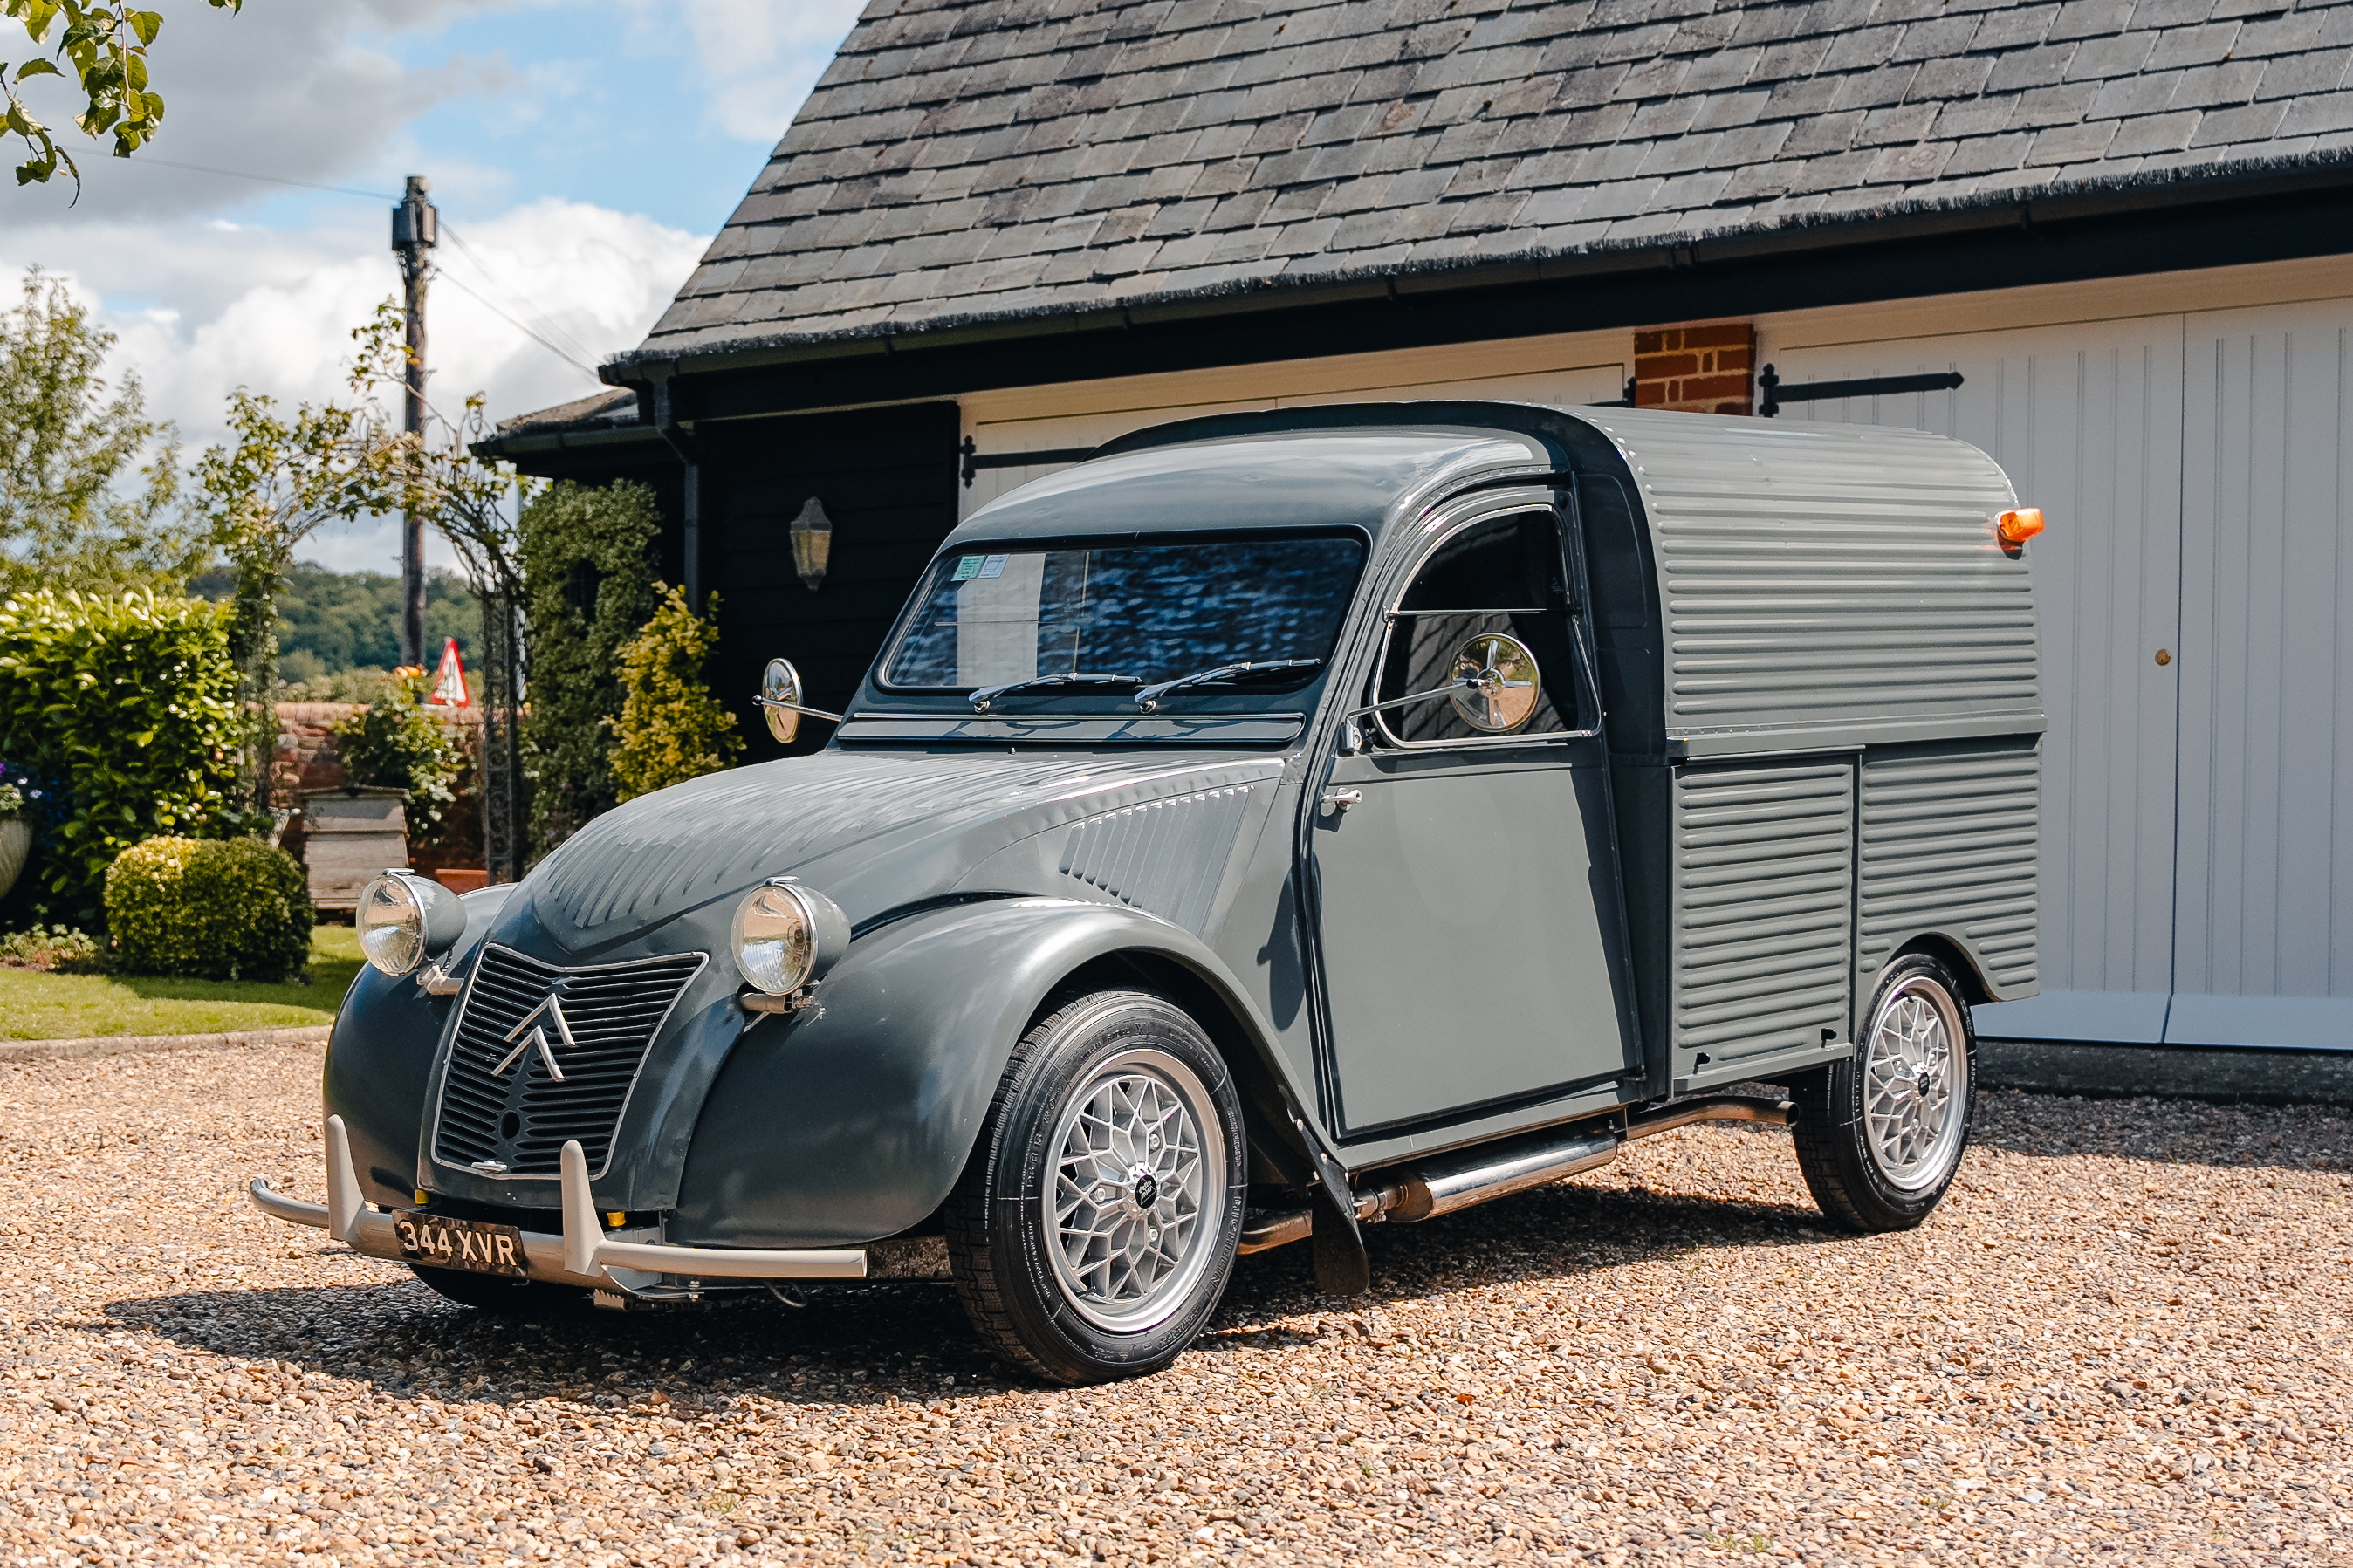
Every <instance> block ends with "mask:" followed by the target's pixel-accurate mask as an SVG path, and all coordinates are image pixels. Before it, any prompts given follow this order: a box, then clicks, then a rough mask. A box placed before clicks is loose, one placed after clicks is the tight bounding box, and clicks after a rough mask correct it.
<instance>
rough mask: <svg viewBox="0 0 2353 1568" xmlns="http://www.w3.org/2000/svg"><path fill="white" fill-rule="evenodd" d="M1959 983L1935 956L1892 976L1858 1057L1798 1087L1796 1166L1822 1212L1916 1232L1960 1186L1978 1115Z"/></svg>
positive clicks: (1901, 966)
mask: <svg viewBox="0 0 2353 1568" xmlns="http://www.w3.org/2000/svg"><path fill="white" fill-rule="evenodd" d="M1962 995H1963V993H1962V991H1961V988H1960V985H1959V983H1958V982H1957V981H1956V980H1955V979H1954V977H1953V972H1952V971H1951V970H1950V969H1949V968H1947V966H1946V965H1945V964H1944V963H1942V962H1941V961H1939V960H1937V959H1935V958H1931V957H1929V956H1928V955H1927V954H1926V953H1907V954H1905V956H1904V957H1902V958H1899V959H1897V960H1896V961H1895V962H1894V963H1891V964H1889V965H1888V966H1887V972H1886V973H1885V975H1884V976H1883V978H1882V979H1881V980H1880V983H1879V990H1878V993H1877V994H1875V995H1873V997H1872V1000H1871V1010H1870V1012H1869V1013H1867V1014H1866V1015H1864V1017H1865V1022H1864V1025H1863V1028H1862V1038H1861V1039H1860V1040H1859V1041H1857V1042H1856V1045H1855V1054H1854V1056H1853V1057H1852V1058H1851V1059H1849V1060H1847V1061H1843V1062H1840V1063H1838V1064H1837V1065H1836V1066H1834V1067H1831V1068H1828V1069H1826V1070H1824V1071H1822V1072H1820V1073H1818V1074H1816V1075H1814V1076H1813V1078H1812V1079H1810V1081H1808V1082H1806V1083H1803V1084H1799V1085H1797V1086H1795V1087H1796V1089H1797V1101H1798V1109H1797V1114H1796V1116H1795V1118H1794V1119H1793V1121H1792V1124H1791V1131H1793V1132H1794V1133H1795V1134H1796V1141H1797V1145H1798V1165H1799V1169H1800V1170H1802V1171H1803V1172H1804V1173H1805V1175H1806V1185H1807V1186H1808V1187H1810V1189H1812V1191H1813V1194H1814V1201H1815V1202H1816V1203H1818V1204H1820V1205H1821V1208H1822V1212H1823V1213H1824V1214H1826V1215H1830V1217H1831V1218H1832V1219H1834V1220H1836V1221H1838V1222H1839V1223H1841V1225H1845V1226H1852V1228H1854V1229H1856V1230H1907V1229H1909V1228H1911V1227H1912V1226H1915V1225H1918V1224H1919V1223H1920V1222H1921V1221H1922V1220H1924V1219H1926V1218H1927V1217H1928V1215H1929V1213H1930V1211H1931V1210H1933V1209H1935V1208H1936V1205H1937V1203H1938V1201H1939V1200H1941V1199H1942V1198H1943V1197H1944V1195H1945V1189H1946V1188H1947V1187H1949V1186H1951V1185H1952V1184H1953V1175H1954V1173H1956V1172H1957V1171H1958V1170H1959V1169H1960V1164H1961V1154H1962V1152H1963V1151H1964V1150H1966V1149H1967V1148H1968V1142H1969V1118H1970V1115H1971V1113H1972V1112H1973V1111H1974V1110H1975V1109H1976V1103H1977V1053H1978V1037H1977V1031H1976V1029H1975V1028H1974V1027H1972V1026H1971V1025H1970V1022H1969V1009H1968V1003H1966V1002H1965V1001H1963V1000H1962Z"/></svg>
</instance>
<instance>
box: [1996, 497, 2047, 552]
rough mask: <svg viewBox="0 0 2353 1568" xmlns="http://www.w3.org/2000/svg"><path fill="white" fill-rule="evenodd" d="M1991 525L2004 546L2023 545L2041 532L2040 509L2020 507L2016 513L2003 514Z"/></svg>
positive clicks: (2037, 507)
mask: <svg viewBox="0 0 2353 1568" xmlns="http://www.w3.org/2000/svg"><path fill="white" fill-rule="evenodd" d="M1993 525H1994V531H1995V532H1997V533H1999V534H2000V535H2001V542H2003V543H2004V544H2023V543H2025V542H2027V541H2028V540H2030V539H2031V538H2033V537H2034V536H2035V535H2036V534H2038V533H2040V532H2042V508H2041V507H2039V506H2022V507H2020V508H2019V509H2018V510H2016V511H2006V512H2003V513H2002V514H2001V515H2000V517H1998V518H1995V519H1994V520H1993Z"/></svg>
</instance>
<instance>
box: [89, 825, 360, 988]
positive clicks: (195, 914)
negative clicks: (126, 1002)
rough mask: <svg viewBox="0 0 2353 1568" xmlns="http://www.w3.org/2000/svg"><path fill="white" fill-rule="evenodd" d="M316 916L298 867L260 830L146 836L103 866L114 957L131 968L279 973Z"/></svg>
mask: <svg viewBox="0 0 2353 1568" xmlns="http://www.w3.org/2000/svg"><path fill="white" fill-rule="evenodd" d="M316 919H317V917H316V914H315V913H314V911H313V910H311V894H310V891H309V889H308V888H307V886H306V885H305V883H304V880H303V877H302V868H301V866H299V865H297V864H296V863H295V860H294V857H292V856H291V855H289V854H287V853H286V852H285V851H284V850H283V849H273V848H271V847H269V845H267V844H264V843H263V842H262V841H261V840H260V839H259V838H212V839H197V838H150V839H149V840H147V841H146V842H145V843H144V844H138V845H134V846H132V847H131V848H129V849H126V850H124V851H123V852H122V853H121V855H120V856H118V857H117V858H116V859H115V862H114V864H113V865H112V866H111V867H110V868H108V869H107V873H106V923H107V928H108V930H109V931H111V932H112V934H113V937H114V953H115V960H116V962H117V963H119V964H120V965H121V967H122V968H123V969H126V970H128V971H130V972H131V973H134V974H176V975H189V976H194V977H195V978H197V979H200V980H284V979H286V978H288V977H289V976H290V975H294V974H299V973H301V971H302V966H303V964H304V963H307V962H308V961H309V959H310V955H311V925H312V924H313V923H314V922H315V921H316Z"/></svg>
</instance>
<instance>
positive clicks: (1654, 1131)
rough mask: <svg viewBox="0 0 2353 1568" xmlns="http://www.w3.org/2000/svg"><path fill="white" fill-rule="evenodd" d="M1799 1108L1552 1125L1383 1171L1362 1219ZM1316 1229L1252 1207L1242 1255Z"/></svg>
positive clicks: (1685, 1105) (1548, 1179)
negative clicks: (1718, 1124)
mask: <svg viewBox="0 0 2353 1568" xmlns="http://www.w3.org/2000/svg"><path fill="white" fill-rule="evenodd" d="M1794 1109H1795V1107H1794V1106H1793V1104H1792V1103H1791V1102H1790V1101H1788V1100H1767V1099H1765V1098H1763V1097H1761V1096H1755V1095H1740V1094H1717V1095H1709V1096H1706V1097H1705V1098H1701V1099H1693V1100H1677V1101H1674V1102H1672V1103H1671V1104H1669V1105H1665V1106H1662V1107H1661V1108H1660V1109H1659V1110H1654V1111H1652V1112H1651V1113H1650V1114H1649V1115H1647V1116H1640V1117H1635V1118H1632V1119H1630V1121H1627V1123H1626V1124H1625V1128H1624V1131H1623V1132H1622V1133H1621V1132H1620V1130H1619V1129H1618V1128H1616V1127H1612V1126H1603V1127H1601V1128H1599V1129H1597V1128H1595V1127H1593V1126H1592V1125H1591V1124H1590V1123H1588V1125H1587V1126H1586V1127H1584V1128H1583V1129H1581V1130H1577V1131H1563V1130H1562V1129H1560V1128H1557V1127H1551V1128H1546V1129H1544V1130H1543V1131H1537V1132H1531V1133H1529V1134H1527V1135H1526V1136H1525V1137H1521V1138H1514V1139H1512V1140H1510V1141H1509V1142H1504V1143H1491V1144H1486V1145H1483V1146H1482V1147H1480V1148H1476V1149H1466V1150H1463V1151H1461V1152H1459V1153H1456V1154H1452V1155H1440V1156H1438V1157H1437V1158H1435V1159H1431V1160H1425V1161H1423V1162H1422V1163H1419V1164H1418V1165H1414V1166H1411V1167H1409V1168H1408V1169H1406V1170H1403V1171H1392V1172H1387V1173H1379V1174H1378V1175H1377V1178H1376V1180H1377V1184H1376V1185H1371V1186H1365V1187H1359V1188H1357V1189H1356V1220H1357V1223H1359V1224H1361V1225H1377V1224H1378V1223H1380V1222H1381V1221H1383V1220H1394V1221H1396V1222H1397V1223H1398V1224H1400V1225H1410V1224H1413V1223H1415V1222H1417V1221H1419V1220H1425V1219H1436V1218H1437V1217H1438V1216H1439V1215H1449V1214H1453V1213H1455V1212H1457V1211H1458V1210H1461V1209H1467V1208H1470V1207H1472V1206H1473V1205H1478V1204H1483V1203H1488V1202H1491V1201H1493V1199H1496V1198H1502V1197H1509V1196H1510V1195H1511V1194H1514V1193H1524V1192H1525V1191H1527V1190H1528V1189H1529V1188H1530V1187H1541V1186H1544V1185H1546V1184H1549V1183H1552V1182H1557V1181H1559V1180H1561V1179H1562V1178H1563V1177H1565V1176H1574V1175H1576V1174H1577V1173H1578V1172H1580V1171H1591V1170H1596V1169H1599V1167H1600V1166H1603V1165H1606V1164H1608V1163H1610V1162H1611V1161H1612V1160H1615V1159H1616V1158H1617V1157H1618V1152H1619V1151H1620V1149H1622V1148H1624V1147H1625V1146H1626V1144H1628V1143H1629V1142H1632V1141H1633V1140H1635V1139H1637V1138H1651V1137H1655V1136H1656V1135H1658V1134H1659V1133H1662V1132H1671V1131H1673V1130H1674V1129H1676V1128H1678V1127H1688V1126H1690V1125H1692V1124H1693V1123H1694V1122H1697V1121H1757V1122H1763V1123H1766V1124H1767V1125H1771V1126H1786V1125H1788V1121H1789V1113H1790V1111H1791V1110H1794ZM1313 1231H1314V1225H1313V1224H1312V1222H1311V1216H1310V1215H1309V1213H1308V1211H1307V1210H1306V1209H1304V1208H1297V1209H1281V1210H1274V1211H1265V1210H1256V1209H1254V1210H1252V1211H1250V1215H1249V1217H1248V1218H1247V1219H1246V1220H1245V1221H1244V1222H1243V1230H1242V1237H1241V1246H1240V1251H1241V1252H1242V1253H1243V1254H1245V1255H1247V1254H1250V1253H1253V1252H1265V1251H1268V1250H1270V1249H1271V1248H1273V1247H1286V1246H1288V1245H1290V1244H1291V1243H1292V1242H1294V1241H1304V1240H1306V1239H1307V1237H1309V1236H1310V1235H1311V1234H1312V1233H1313Z"/></svg>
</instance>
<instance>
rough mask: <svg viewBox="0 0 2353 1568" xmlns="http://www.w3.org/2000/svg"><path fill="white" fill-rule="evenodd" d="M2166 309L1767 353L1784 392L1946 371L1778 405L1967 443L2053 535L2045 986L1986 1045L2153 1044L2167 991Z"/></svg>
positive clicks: (2170, 955) (1992, 1022) (2041, 551)
mask: <svg viewBox="0 0 2353 1568" xmlns="http://www.w3.org/2000/svg"><path fill="white" fill-rule="evenodd" d="M2182 331H2183V325H2182V318H2180V317H2179V316H2159V317H2150V318H2145V319H2141V320H2137V321H2113V322H2089V323H2075V324H2071V325H2067V326H2062V327H2048V328H2034V329H2031V330H2024V331H2004V332H1982V333H1966V334H1957V335H1954V336H1950V337H1936V338H1915V339H1909V340H1905V341H1903V342H1873V343H1851V344H1836V345H1825V346H1820V347H1796V348H1781V347H1778V346H1777V347H1776V349H1775V350H1774V352H1773V353H1772V354H1771V356H1770V357H1771V358H1772V359H1773V360H1774V361H1775V369H1776V371H1777V372H1778V374H1779V376H1780V378H1781V380H1782V382H1783V383H1785V384H1788V383H1805V382H1817V381H1832V380H1845V379H1850V378H1862V377H1866V376H1892V375H1912V374H1920V373H1922V372H1941V371H1957V372H1959V373H1960V374H1961V378H1962V379H1961V384H1960V385H1959V386H1958V387H1957V388H1955V389H1953V390H1950V391H1944V392H1932V393H1917V392H1915V393H1905V394H1900V395H1887V396H1879V397H1856V398H1843V399H1839V400H1836V401H1824V402H1816V403H1791V404H1785V405H1784V406H1785V409H1786V412H1785V413H1784V414H1783V416H1782V417H1784V418H1805V419H1837V420H1853V421H1859V422H1862V423H1866V424H1885V425H1905V426H1912V427H1913V428H1915V429H1922V430H1933V431H1936V432H1937V433H1939V434H1942V435H1947V436H1954V437H1959V438H1960V439H1962V440H1964V441H1968V442H1970V443H1971V444H1973V445H1975V446H1977V447H1981V448H1983V449H1984V450H1985V451H1986V452H1988V453H1989V454H1990V455H1991V456H1992V457H1993V458H1994V459H1995V461H1997V462H1999V463H2000V464H2001V466H2002V468H2004V469H2005V470H2006V471H2007V472H2008V473H2009V475H2010V479H2011V482H2012V483H2014V484H2015V485H2016V486H2017V487H2018V495H2019V500H2021V502H2023V503H2025V504H2026V505H2029V506H2039V507H2041V508H2042V510H2043V513H2044V514H2045V516H2047V517H2048V518H2049V519H2050V531H2049V532H2047V533H2045V534H2043V535H2042V537H2041V538H2040V539H2037V540H2036V541H2035V542H2033V543H2032V544H2031V545H2030V546H2028V550H2029V552H2030V556H2029V558H2030V559H2031V561H2032V563H2033V566H2034V595H2035V605H2036V612H2037V616H2038V618H2039V620H2040V621H2041V624H2042V690H2043V703H2044V707H2045V709H2046V710H2048V712H2049V715H2050V730H2049V731H2048V733H2047V734H2046V735H2045V736H2044V739H2043V773H2042V827H2041V833H2042V846H2041V863H2040V867H2039V872H2040V877H2039V879H2040V882H2041V892H2042V921H2041V923H2042V954H2041V959H2042V962H2041V978H2042V994H2041V995H2039V996H2037V997H2034V998H2032V999H2031V1000H2028V1001H2023V1002H2010V1003H2002V1004H1998V1005H1993V1006H1989V1007H1982V1008H1979V1009H1978V1028H1979V1029H1980V1030H1982V1031H1983V1032H1984V1033H1986V1034H1988V1035H1990V1036H2010V1037H2023V1038H2031V1039H2061V1040H2116V1041H2137V1042H2153V1041H2157V1040H2159V1039H2162V1038H2163V1037H2164V1030H2165V1026H2166V1014H2167V1006H2168V998H2169V995H2170V993H2171V992H2172V990H2173V984H2174V980H2173V965H2174V939H2173V912H2174V886H2173V876H2174V870H2173V868H2174V816H2175V798H2174V790H2175V773H2176V742H2177V734H2178V731H2177V726H2176V721H2175V697H2176V692H2175V681H2176V676H2175V673H2174V672H2173V670H2172V669H2171V668H2168V667H2166V666H2160V665H2158V664H2157V663H2156V662H2155V655H2156V653H2157V650H2158V649H2159V648H2165V649H2168V650H2170V649H2172V648H2174V647H2175V646H2176V644H2177V642H2178V640H2179V636H2180V620H2179V616H2180V597H2181V576H2180V561H2181V539H2182V514H2181V482H2180V471H2181V463H2182V423H2181V407H2182Z"/></svg>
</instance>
